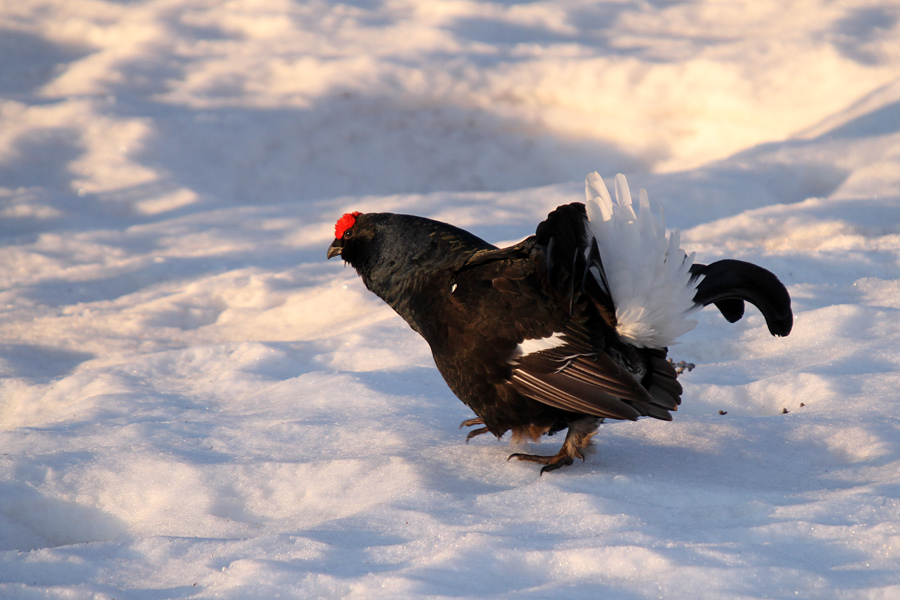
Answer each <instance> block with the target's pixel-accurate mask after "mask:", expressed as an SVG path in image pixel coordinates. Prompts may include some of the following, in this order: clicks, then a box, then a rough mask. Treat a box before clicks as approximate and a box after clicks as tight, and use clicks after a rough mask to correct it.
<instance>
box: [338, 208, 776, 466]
mask: <svg viewBox="0 0 900 600" xmlns="http://www.w3.org/2000/svg"><path fill="white" fill-rule="evenodd" d="M586 227H588V225H587V217H586V211H585V206H584V205H583V204H581V203H573V204H568V205H564V206H560V207H558V208H557V209H556V210H554V211H553V212H551V213H550V214H549V215H548V217H547V219H546V220H545V221H543V222H542V223H540V224H539V225H538V227H537V230H536V232H535V234H534V235H532V236H530V237H528V238H526V239H525V240H523V241H521V242H519V243H517V244H514V245H512V246H509V247H507V248H497V247H495V246H493V245H491V244H489V243H487V242H485V241H484V240H482V239H480V238H478V237H476V236H474V235H472V234H471V233H468V232H466V231H463V230H462V229H459V228H457V227H454V226H452V225H448V224H446V223H441V222H438V221H433V220H430V219H425V218H421V217H415V216H409V215H398V214H390V213H364V214H361V213H351V214H347V215H344V217H342V218H341V220H340V221H338V224H337V226H336V238H335V240H334V242H333V243H332V244H331V246H330V248H329V249H328V258H332V257H333V256H337V255H340V256H341V257H342V258H343V259H344V260H345V261H346V262H347V263H349V264H350V265H352V266H353V267H354V268H355V269H356V271H357V272H358V273H359V275H360V277H361V278H362V280H363V282H364V283H365V285H366V287H367V288H368V289H369V290H371V291H372V292H374V293H375V294H377V295H378V296H379V297H381V298H382V299H383V300H384V301H385V302H387V303H388V304H389V305H390V306H391V307H392V308H393V309H394V310H395V311H396V312H397V313H398V314H400V316H401V317H403V318H404V319H405V320H406V322H407V323H408V324H409V325H410V327H412V328H413V329H414V330H415V331H417V332H418V333H419V334H421V335H422V337H423V338H425V340H426V341H427V342H428V344H429V345H430V346H431V351H432V354H433V356H434V361H435V364H436V365H437V368H438V370H439V371H440V372H441V374H442V375H443V377H444V380H445V381H446V382H447V385H448V386H449V387H450V389H451V390H452V391H453V393H454V394H456V396H457V397H459V398H460V399H461V400H462V401H463V402H464V403H465V404H466V405H467V406H469V407H470V408H471V409H472V411H473V412H474V413H475V414H476V415H477V417H475V418H472V419H469V420H467V421H464V422H463V425H465V426H478V427H477V428H476V429H474V430H472V431H471V432H470V433H469V434H468V437H467V440H468V439H471V438H472V437H473V436H475V435H479V434H481V433H488V432H490V433H492V434H494V435H495V436H497V437H500V436H502V435H503V434H504V433H506V432H507V431H512V434H513V437H514V439H532V440H536V439H538V438H539V437H540V436H542V435H544V434H552V433H555V432H557V431H561V430H563V429H568V433H567V435H566V439H565V442H564V443H563V446H562V448H561V449H560V451H559V452H558V453H557V454H556V455H554V456H538V455H531V454H521V453H517V454H513V455H511V456H510V458H513V457H515V458H517V459H519V460H527V461H532V462H537V463H541V464H543V465H545V466H544V467H543V468H542V469H541V473H543V472H545V471H548V470H554V469H558V468H559V467H561V466H565V465H570V464H572V462H573V459H574V458H576V457H578V458H582V459H583V458H584V456H583V450H584V448H585V447H586V446H587V445H588V444H589V443H590V439H591V436H593V435H594V433H595V432H596V428H597V426H598V424H599V422H600V421H601V420H602V419H605V418H611V419H631V420H635V419H637V418H638V417H641V416H651V417H654V418H657V419H666V420H670V419H671V418H672V417H671V414H670V411H674V410H676V409H677V407H678V404H679V403H680V402H681V394H682V387H681V384H680V383H679V382H678V381H677V378H676V371H675V369H674V367H673V366H672V364H671V363H670V362H669V361H668V360H667V358H666V357H667V348H665V347H662V348H653V347H638V346H636V345H634V344H632V343H629V342H628V341H627V340H626V339H624V338H623V337H622V336H620V335H619V334H618V333H617V331H616V306H615V305H614V303H613V299H612V295H611V293H610V287H609V283H608V282H607V280H606V271H605V269H604V266H603V259H604V257H602V256H601V255H600V251H599V249H598V247H597V244H596V242H595V241H593V242H592V241H591V236H590V235H589V234H588V232H587V231H586ZM691 274H692V276H693V277H694V278H696V277H699V276H701V275H702V276H703V279H702V281H701V282H700V284H699V285H698V286H697V291H696V294H695V296H694V301H695V302H696V303H697V304H700V305H707V304H711V303H715V304H716V305H717V307H718V308H719V309H720V310H721V312H722V313H723V315H724V316H725V317H726V318H727V319H728V320H729V321H735V320H737V319H739V318H740V317H741V316H742V315H743V310H744V301H749V302H751V303H753V304H755V305H756V306H757V307H759V308H760V310H761V311H762V313H763V315H764V316H765V319H766V322H767V324H768V326H769V330H770V331H771V332H772V333H773V334H775V335H787V334H788V333H789V332H790V329H791V318H792V317H791V309H790V297H789V296H788V293H787V290H786V289H785V288H784V286H783V285H782V284H781V282H779V281H778V279H777V278H776V277H775V276H774V275H773V274H772V273H770V272H769V271H766V270H765V269H762V268H760V267H758V266H755V265H751V264H749V263H745V262H741V261H733V260H727V261H719V262H715V263H712V264H710V265H694V266H693V267H692V269H691Z"/></svg>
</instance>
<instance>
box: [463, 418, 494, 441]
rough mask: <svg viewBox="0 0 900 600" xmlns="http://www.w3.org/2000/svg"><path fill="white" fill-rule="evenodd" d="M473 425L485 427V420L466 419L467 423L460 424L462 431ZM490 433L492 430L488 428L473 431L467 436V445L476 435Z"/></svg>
mask: <svg viewBox="0 0 900 600" xmlns="http://www.w3.org/2000/svg"><path fill="white" fill-rule="evenodd" d="M473 425H484V420H483V419H482V418H481V417H475V418H474V419H466V420H465V421H463V422H462V423H460V424H459V428H460V429H462V428H463V427H472V426H473ZM489 431H490V429H488V428H487V427H479V428H478V429H473V430H472V431H470V432H469V434H468V435H467V436H466V443H467V444H468V443H469V440H471V439H472V438H473V437H475V436H476V435H481V434H482V433H488V432H489Z"/></svg>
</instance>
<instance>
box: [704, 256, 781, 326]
mask: <svg viewBox="0 0 900 600" xmlns="http://www.w3.org/2000/svg"><path fill="white" fill-rule="evenodd" d="M691 273H692V274H693V275H696V276H699V275H704V278H703V280H702V281H701V282H700V283H699V284H698V285H697V293H696V294H694V302H696V303H697V304H702V305H704V306H707V305H709V304H715V305H716V308H718V309H719V311H720V312H721V313H722V315H723V316H724V317H725V318H726V319H728V321H729V322H731V323H734V322H735V321H737V320H738V319H740V318H741V317H742V316H744V301H745V300H746V301H747V302H750V303H751V304H754V305H756V307H757V308H759V310H760V311H761V312H762V314H763V316H764V317H765V319H766V325H768V327H769V332H771V334H772V335H778V336H785V335H787V334H789V333H790V332H791V327H793V324H794V315H793V313H792V312H791V296H790V294H788V291H787V289H786V288H785V287H784V284H782V283H781V281H779V280H778V278H777V277H776V276H775V275H774V274H773V273H772V272H771V271H767V270H766V269H763V268H762V267H759V266H757V265H754V264H752V263H748V262H744V261H742V260H731V259H727V260H719V261H716V262H714V263H712V264H709V265H698V264H695V265H693V266H692V267H691Z"/></svg>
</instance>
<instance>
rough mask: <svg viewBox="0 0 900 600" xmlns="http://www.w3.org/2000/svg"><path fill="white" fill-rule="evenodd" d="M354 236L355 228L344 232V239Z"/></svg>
mask: <svg viewBox="0 0 900 600" xmlns="http://www.w3.org/2000/svg"><path fill="white" fill-rule="evenodd" d="M352 237H353V230H352V229H348V230H347V231H345V232H344V239H345V240H349V239H350V238H352Z"/></svg>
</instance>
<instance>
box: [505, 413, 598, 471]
mask: <svg viewBox="0 0 900 600" xmlns="http://www.w3.org/2000/svg"><path fill="white" fill-rule="evenodd" d="M599 424H600V419H598V418H596V417H584V418H583V419H579V420H578V421H574V422H572V423H569V431H568V432H567V433H566V441H564V442H563V445H562V448H560V449H559V452H557V453H556V454H554V455H553V456H542V455H540V454H524V453H522V452H515V453H513V454H510V455H509V457H508V458H507V459H506V460H512V459H513V458H515V459H517V460H524V461H527V462H533V463H538V464H541V465H544V467H543V468H542V469H541V475H543V474H544V473H546V472H547V471H555V470H557V469H560V468H562V467H568V466H569V465H571V464H572V463H573V462H575V459H576V458H580V459H581V460H584V452H583V450H584V449H585V448H587V447H588V446H589V445H590V443H591V438H592V437H593V436H594V434H595V433H597V426H598V425H599Z"/></svg>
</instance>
